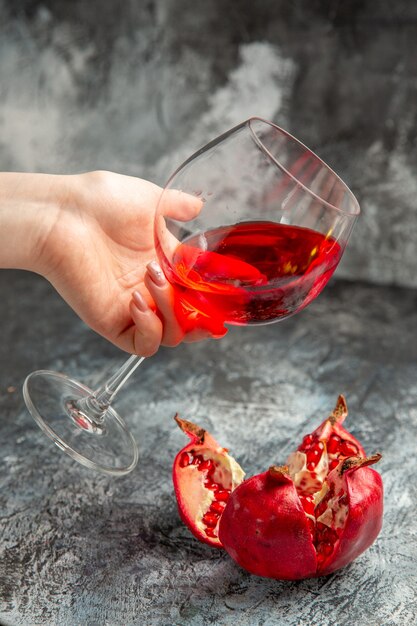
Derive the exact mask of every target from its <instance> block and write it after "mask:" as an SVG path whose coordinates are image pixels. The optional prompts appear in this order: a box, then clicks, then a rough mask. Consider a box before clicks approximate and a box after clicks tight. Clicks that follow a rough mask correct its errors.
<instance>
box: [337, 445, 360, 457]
mask: <svg viewBox="0 0 417 626" xmlns="http://www.w3.org/2000/svg"><path fill="white" fill-rule="evenodd" d="M340 454H341V455H342V456H356V455H357V454H358V448H357V447H356V446H355V444H354V443H350V442H349V441H342V443H341V444H340Z"/></svg>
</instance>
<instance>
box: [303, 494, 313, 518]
mask: <svg viewBox="0 0 417 626" xmlns="http://www.w3.org/2000/svg"><path fill="white" fill-rule="evenodd" d="M300 501H301V505H302V507H303V509H304V511H305V513H309V514H310V515H314V500H313V496H300Z"/></svg>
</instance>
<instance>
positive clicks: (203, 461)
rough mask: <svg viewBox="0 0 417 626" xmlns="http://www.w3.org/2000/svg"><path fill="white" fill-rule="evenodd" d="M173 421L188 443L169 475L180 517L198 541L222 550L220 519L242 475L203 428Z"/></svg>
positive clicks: (237, 466) (233, 462) (236, 464)
mask: <svg viewBox="0 0 417 626" xmlns="http://www.w3.org/2000/svg"><path fill="white" fill-rule="evenodd" d="M175 421H176V422H177V424H178V426H179V427H180V428H181V430H183V431H184V432H185V433H186V434H187V435H188V437H189V438H190V440H191V441H190V443H189V444H188V445H187V446H185V448H183V449H182V450H180V452H179V453H178V454H177V456H176V457H175V461H174V466H173V472H172V475H173V481H174V488H175V494H176V496H177V503H178V511H179V514H180V516H181V519H182V520H183V522H184V523H185V524H186V525H187V526H188V528H189V529H190V530H191V532H192V533H193V534H194V535H195V536H196V537H197V539H199V540H200V541H203V542H204V543H208V544H209V545H211V546H215V547H218V548H221V547H222V546H221V543H220V541H219V538H218V525H219V520H220V517H221V515H222V513H223V511H224V508H225V506H226V502H227V500H228V499H229V496H230V493H231V492H232V491H233V489H235V488H236V487H237V486H238V485H239V484H240V483H241V482H242V480H243V478H244V476H245V474H244V472H243V470H242V468H241V467H240V466H239V465H238V463H236V461H235V460H234V459H233V458H232V457H231V456H229V454H228V450H227V449H226V448H222V447H221V446H220V445H219V444H218V443H217V441H216V440H215V439H214V438H213V437H212V436H211V435H210V433H208V432H207V431H206V430H204V428H200V427H199V426H197V425H196V424H193V423H192V422H189V421H187V420H183V419H180V418H179V417H178V415H176V416H175Z"/></svg>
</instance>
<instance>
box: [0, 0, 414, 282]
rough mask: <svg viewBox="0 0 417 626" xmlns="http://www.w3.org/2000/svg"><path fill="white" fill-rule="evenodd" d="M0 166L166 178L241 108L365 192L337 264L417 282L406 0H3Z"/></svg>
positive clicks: (375, 277)
mask: <svg viewBox="0 0 417 626" xmlns="http://www.w3.org/2000/svg"><path fill="white" fill-rule="evenodd" d="M0 15H1V16H2V21H1V25H0V168H2V169H10V170H29V171H48V172H76V171H81V170H89V169H98V168H105V169H110V170H115V171H118V172H122V173H127V174H133V175H138V176H142V177H146V178H150V179H152V180H154V181H155V182H158V183H163V182H164V181H165V180H166V178H167V177H168V175H169V174H170V173H171V172H172V171H173V169H174V168H176V167H177V166H178V165H179V164H180V163H181V161H182V160H183V159H184V158H185V157H187V156H189V155H190V154H191V153H192V152H194V151H195V150H196V149H197V148H199V147H201V146H202V145H203V144H204V143H206V142H207V141H208V140H210V139H212V138H213V137H215V136H216V135H217V134H219V133H221V132H223V131H225V130H227V129H228V128H230V127H231V126H233V125H234V124H237V123H239V122H241V121H243V120H244V119H246V118H247V117H249V116H250V115H260V116H263V117H266V118H268V119H271V120H273V121H275V122H276V123H278V124H279V125H281V126H283V127H284V128H286V129H288V130H289V131H291V132H292V133H294V134H295V135H296V136H298V137H299V138H300V139H301V140H302V141H303V142H304V143H306V144H307V145H308V146H310V147H312V148H313V149H315V150H317V152H318V153H319V155H320V156H322V157H323V158H324V159H325V160H327V161H328V162H329V164H330V165H332V166H333V168H334V169H336V171H337V172H338V173H340V174H341V176H342V177H343V178H344V179H345V180H346V181H347V182H348V183H349V184H350V185H351V186H352V188H353V190H354V191H355V193H356V194H357V196H358V198H359V201H360V204H361V206H362V211H363V214H362V217H361V220H360V222H359V224H358V226H357V228H356V232H355V237H354V238H353V239H352V242H351V245H350V248H349V250H348V252H347V254H346V256H345V258H344V261H343V264H342V266H341V268H340V269H339V276H347V277H353V278H360V279H364V280H371V281H372V282H377V283H395V284H400V285H407V286H414V287H415V286H417V273H416V271H415V256H416V250H417V203H416V196H417V179H416V176H415V171H416V165H417V149H416V130H417V108H416V99H417V4H416V3H415V2H413V1H412V0H397V1H396V2H391V1H389V0H378V1H377V2H375V1H372V0H345V1H344V2H340V1H339V0H305V1H304V2H303V1H300V0H298V1H297V0H291V1H289V0H285V1H283V0H262V2H252V1H251V0H241V1H233V0H231V1H229V2H226V3H225V2H224V1H223V0H210V1H208V2H204V3H198V2H197V3H196V2H195V1H193V0H147V1H146V2H144V1H142V2H140V1H138V0H124V2H123V3H122V4H121V3H120V2H118V1H116V0H106V1H105V2H100V1H99V0H90V2H85V1H84V0H73V1H72V2H67V1H66V0H45V1H42V2H40V1H37V0H0Z"/></svg>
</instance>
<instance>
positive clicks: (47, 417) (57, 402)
mask: <svg viewBox="0 0 417 626" xmlns="http://www.w3.org/2000/svg"><path fill="white" fill-rule="evenodd" d="M92 393H93V392H92V390H91V389H89V388H88V387H85V386H84V385H82V384H81V383H79V382H77V381H76V380H72V379H71V378H68V377H67V376H64V375H63V374H58V373H57V372H49V371H47V370H39V371H37V372H33V373H32V374H30V375H29V376H28V377H27V378H26V380H25V383H24V386H23V396H24V399H25V402H26V406H27V408H28V409H29V411H30V413H31V415H32V417H33V418H34V420H35V421H36V422H37V424H38V426H39V427H40V428H41V429H42V430H43V432H44V433H45V434H46V435H47V436H48V437H49V438H50V439H52V441H53V442H54V443H55V444H56V445H57V446H58V447H59V448H60V449H61V450H63V451H64V452H66V454H68V455H69V456H70V457H72V458H73V459H75V460H76V461H78V462H79V463H81V464H82V465H85V466H86V467H89V468H91V469H95V470H97V471H99V472H103V473H105V474H111V475H113V476H121V475H123V474H128V473H129V472H131V471H132V469H133V468H134V467H135V466H136V464H137V461H138V448H137V445H136V441H135V440H134V438H133V436H132V435H131V433H130V432H129V430H128V429H127V427H126V424H125V423H124V421H123V419H122V418H121V417H120V416H119V415H118V414H117V413H116V411H115V410H114V409H113V408H111V407H109V408H108V409H107V410H106V412H105V413H104V419H103V420H102V421H97V420H94V419H93V417H92V416H91V414H89V411H88V407H87V408H86V404H85V399H86V398H88V397H89V396H91V394H92ZM82 400H84V403H82V404H81V407H80V406H78V402H80V401H82Z"/></svg>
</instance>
